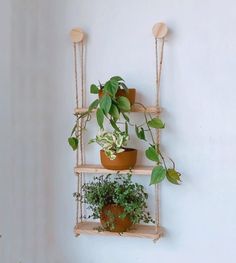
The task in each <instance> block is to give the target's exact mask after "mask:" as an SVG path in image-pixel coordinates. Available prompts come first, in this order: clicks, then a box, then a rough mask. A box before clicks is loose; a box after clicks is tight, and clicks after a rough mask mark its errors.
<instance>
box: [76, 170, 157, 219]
mask: <svg viewBox="0 0 236 263" xmlns="http://www.w3.org/2000/svg"><path fill="white" fill-rule="evenodd" d="M131 176H132V175H131V173H127V175H120V174H119V173H117V174H116V176H113V175H111V174H108V175H101V176H99V177H94V180H93V181H91V182H88V183H85V184H84V185H83V186H82V190H83V191H82V192H83V195H82V196H81V197H80V198H81V200H82V201H83V202H84V203H86V204H87V205H88V208H89V209H91V211H92V214H91V215H90V216H89V218H93V219H98V218H100V213H101V211H102V209H103V208H104V207H105V206H106V205H110V204H117V205H119V206H121V207H123V209H124V212H123V214H121V215H120V217H121V218H125V217H126V216H128V217H129V219H130V220H131V222H132V223H133V224H137V223H139V222H140V221H143V222H144V223H149V222H152V223H155V222H154V220H153V219H152V217H151V215H150V213H149V212H148V211H147V210H146V209H147V199H148V194H147V193H146V191H145V189H144V187H143V186H142V185H141V184H138V183H134V182H132V180H131ZM74 196H75V197H76V199H78V198H79V196H78V193H75V194H74Z"/></svg>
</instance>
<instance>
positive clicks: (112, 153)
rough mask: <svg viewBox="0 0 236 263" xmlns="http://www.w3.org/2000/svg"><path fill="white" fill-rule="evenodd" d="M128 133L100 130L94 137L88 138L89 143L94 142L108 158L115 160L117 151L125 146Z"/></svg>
mask: <svg viewBox="0 0 236 263" xmlns="http://www.w3.org/2000/svg"><path fill="white" fill-rule="evenodd" d="M128 140H129V135H128V134H127V133H126V132H121V131H113V132H108V131H101V133H100V134H98V135H97V136H96V138H95V139H92V140H90V142H89V143H93V142H96V143H97V144H99V145H100V146H101V147H102V149H103V150H104V151H105V154H106V156H107V157H108V158H109V159H110V160H115V158H116V155H117V153H121V152H123V151H124V150H125V149H124V147H125V146H127V142H128Z"/></svg>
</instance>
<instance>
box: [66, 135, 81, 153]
mask: <svg viewBox="0 0 236 263" xmlns="http://www.w3.org/2000/svg"><path fill="white" fill-rule="evenodd" d="M68 143H69V145H70V146H71V148H72V149H73V150H74V151H75V150H76V149H77V148H78V143H79V141H78V139H77V138H76V137H69V138H68Z"/></svg>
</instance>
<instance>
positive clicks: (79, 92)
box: [73, 41, 84, 225]
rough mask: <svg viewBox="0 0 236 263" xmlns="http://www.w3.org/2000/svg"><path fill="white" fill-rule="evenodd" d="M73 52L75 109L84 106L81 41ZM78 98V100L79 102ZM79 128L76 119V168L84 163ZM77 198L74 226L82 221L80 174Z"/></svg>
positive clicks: (79, 125)
mask: <svg viewBox="0 0 236 263" xmlns="http://www.w3.org/2000/svg"><path fill="white" fill-rule="evenodd" d="M73 50H74V74H75V96H76V108H79V107H83V106H84V94H83V89H84V43H83V41H80V42H74V43H73ZM77 50H79V57H80V65H79V68H80V81H78V79H79V77H78V62H77V60H78V54H77ZM79 96H80V98H81V99H80V100H79ZM81 127H83V121H82V120H81V119H80V120H79V119H77V134H80V138H79V146H78V149H77V151H76V166H79V165H82V164H83V163H84V150H83V135H82V133H81V131H80V129H81ZM77 175H78V179H77V198H76V225H78V223H79V221H80V222H82V221H83V218H84V216H83V212H84V211H83V210H84V209H83V205H82V198H81V196H82V185H83V182H84V180H83V178H84V175H83V174H82V173H80V174H77Z"/></svg>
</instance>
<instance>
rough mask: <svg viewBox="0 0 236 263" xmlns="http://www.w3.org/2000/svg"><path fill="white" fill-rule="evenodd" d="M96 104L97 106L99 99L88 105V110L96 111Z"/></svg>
mask: <svg viewBox="0 0 236 263" xmlns="http://www.w3.org/2000/svg"><path fill="white" fill-rule="evenodd" d="M98 104H99V99H96V100H95V101H93V102H92V103H91V104H90V105H89V108H88V110H89V111H90V112H91V111H92V110H93V109H96V108H97V106H98Z"/></svg>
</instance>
